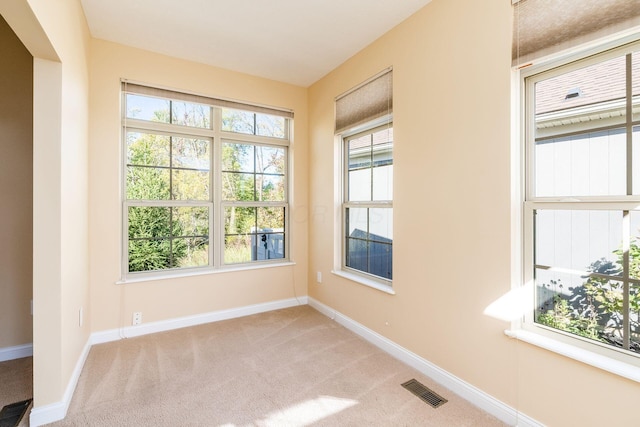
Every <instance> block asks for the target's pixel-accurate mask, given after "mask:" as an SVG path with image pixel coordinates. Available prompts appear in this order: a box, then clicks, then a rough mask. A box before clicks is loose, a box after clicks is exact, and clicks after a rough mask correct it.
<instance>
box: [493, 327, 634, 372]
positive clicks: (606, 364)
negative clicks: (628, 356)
mask: <svg viewBox="0 0 640 427" xmlns="http://www.w3.org/2000/svg"><path fill="white" fill-rule="evenodd" d="M504 333H505V335H507V336H508V337H510V338H516V339H518V340H520V341H524V342H526V343H529V344H532V345H535V346H537V347H541V348H544V349H546V350H549V351H552V352H554V353H557V354H560V355H562V356H565V357H569V358H571V359H573V360H577V361H579V362H582V363H586V364H587V365H590V366H593V367H596V368H599V369H602V370H604V371H607V372H610V373H612V374H616V375H619V376H621V377H623V378H627V379H629V380H631V381H635V382H640V369H638V367H637V366H635V365H633V364H630V363H626V362H623V361H621V360H616V359H613V358H611V357H607V356H604V355H602V354H598V353H595V352H593V351H589V350H585V349H582V348H580V347H576V346H573V345H570V344H566V343H563V342H560V341H558V340H555V339H552V338H549V337H546V336H543V335H541V334H537V333H535V332H530V331H526V330H523V329H507V330H505V331H504Z"/></svg>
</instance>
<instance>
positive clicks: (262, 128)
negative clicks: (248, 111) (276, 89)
mask: <svg viewBox="0 0 640 427" xmlns="http://www.w3.org/2000/svg"><path fill="white" fill-rule="evenodd" d="M285 125H286V119H285V118H284V117H279V116H271V115H269V114H256V135H260V136H271V137H273V138H284V137H285V135H286V134H285Z"/></svg>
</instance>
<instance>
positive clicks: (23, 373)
mask: <svg viewBox="0 0 640 427" xmlns="http://www.w3.org/2000/svg"><path fill="white" fill-rule="evenodd" d="M32 396H33V358H32V357H23V358H21V359H14V360H7V361H5V362H0V409H1V408H3V407H4V406H6V405H10V404H12V403H16V402H20V401H23V400H26V399H30V398H31V397H32ZM28 418H29V415H28V414H26V415H25V416H24V417H23V418H22V421H20V424H18V425H19V426H21V427H22V426H28V425H29V423H28Z"/></svg>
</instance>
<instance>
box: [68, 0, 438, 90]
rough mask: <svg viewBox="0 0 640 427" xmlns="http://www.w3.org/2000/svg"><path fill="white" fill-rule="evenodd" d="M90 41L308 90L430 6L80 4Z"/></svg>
mask: <svg viewBox="0 0 640 427" xmlns="http://www.w3.org/2000/svg"><path fill="white" fill-rule="evenodd" d="M81 2H82V6H83V8H84V11H85V15H86V18H87V22H88V24H89V29H90V31H91V35H92V36H93V37H95V38H98V39H103V40H108V41H112V42H116V43H121V44H124V45H128V46H133V47H137V48H140V49H145V50H149V51H153V52H158V53H162V54H166V55H170V56H174V57H177V58H182V59H187V60H191V61H196V62H201V63H204V64H209V65H214V66H217V67H221V68H226V69H229V70H234V71H239V72H243V73H248V74H252V75H255V76H260V77H265V78H268V79H273V80H278V81H282V82H286V83H291V84H294V85H298V86H303V87H307V86H309V85H311V84H312V83H314V82H316V81H317V80H318V79H320V78H321V77H323V76H324V75H326V74H327V73H328V72H330V71H331V70H333V69H334V68H336V67H337V66H338V65H340V64H341V63H343V62H344V61H345V60H347V59H348V58H350V57H351V56H353V55H354V54H355V53H357V52H358V51H360V50H361V49H362V48H364V47H365V46H367V45H368V44H370V43H371V42H373V41H374V40H375V39H377V38H378V37H380V36H381V35H383V34H384V33H385V32H387V31H388V30H390V29H391V28H393V27H394V26H396V25H397V24H399V23H400V22H402V21H403V20H405V19H406V18H408V17H409V16H410V15H412V14H413V13H415V12H416V11H418V10H419V9H420V8H422V7H423V6H424V5H426V4H427V3H429V2H430V0H401V1H398V0H134V1H132V0H108V1H105V0H81Z"/></svg>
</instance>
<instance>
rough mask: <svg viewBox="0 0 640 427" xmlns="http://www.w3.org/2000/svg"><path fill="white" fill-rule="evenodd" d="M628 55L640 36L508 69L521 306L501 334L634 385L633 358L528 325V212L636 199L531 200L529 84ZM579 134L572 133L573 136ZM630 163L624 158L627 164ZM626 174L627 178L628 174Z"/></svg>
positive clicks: (614, 206)
mask: <svg viewBox="0 0 640 427" xmlns="http://www.w3.org/2000/svg"><path fill="white" fill-rule="evenodd" d="M632 52H636V54H638V52H640V34H635V35H632V36H626V37H623V38H618V39H617V40H608V41H604V42H603V41H600V42H599V43H593V44H591V45H590V46H587V47H585V48H584V49H582V50H580V51H574V52H572V53H571V54H569V55H567V54H564V55H556V56H555V57H554V58H547V60H544V61H541V62H540V63H539V64H536V65H533V66H531V64H529V66H527V67H523V68H521V69H518V70H514V74H513V76H514V78H513V83H514V85H513V87H514V89H515V90H514V105H516V106H518V107H517V108H518V110H519V112H518V113H517V115H515V116H514V118H516V120H517V123H519V126H515V127H514V132H513V140H514V152H513V154H512V170H513V172H512V195H513V200H514V208H513V211H512V212H513V214H514V220H513V222H512V236H513V239H512V246H513V247H514V249H515V251H514V256H513V258H512V262H513V265H514V267H515V268H514V269H513V274H512V277H513V280H514V283H515V285H514V289H513V293H514V295H515V294H517V293H518V292H521V291H524V292H525V294H524V295H525V297H524V301H525V302H524V304H521V307H522V310H521V312H520V316H517V318H512V319H511V320H512V323H511V329H510V330H507V331H505V333H506V334H507V335H508V336H511V337H515V338H518V339H522V340H524V341H527V342H529V343H531V344H534V345H538V346H540V347H543V348H546V349H548V350H551V351H554V352H557V353H560V354H563V355H565V356H568V357H571V358H574V359H577V360H581V361H583V362H585V363H588V364H590V365H592V366H596V367H599V368H601V369H604V370H607V371H609V372H612V373H615V374H618V375H621V376H624V377H626V378H629V379H632V380H635V381H640V375H639V374H638V370H637V368H638V367H640V354H639V353H637V352H633V351H631V350H626V349H623V348H617V347H614V346H612V345H609V344H605V343H600V342H598V341H595V340H591V339H588V338H583V337H580V336H578V335H575V334H571V333H569V332H564V331H561V330H558V329H554V328H551V327H548V326H545V325H542V324H540V323H536V322H535V320H534V311H535V308H534V307H535V306H536V296H535V286H534V283H535V282H534V277H535V275H534V270H535V264H534V263H535V257H534V251H535V239H536V237H535V231H534V227H535V225H534V222H535V221H534V212H535V211H536V210H545V209H546V210H572V211H577V210H615V211H629V212H631V211H636V212H637V211H640V195H621V196H580V197H579V198H573V197H571V196H567V197H550V196H544V197H543V196H536V195H535V153H534V150H535V142H536V141H535V97H534V88H535V83H536V82H538V81H542V80H546V79H549V78H551V77H555V76H559V75H563V74H566V73H568V72H571V71H573V70H576V69H578V68H582V67H585V66H589V65H593V64H597V63H601V62H603V61H606V60H609V59H612V58H614V57H619V56H621V55H623V54H627V53H632ZM628 83H629V82H628V81H627V84H628ZM627 93H628V91H627ZM639 125H640V120H635V121H634V120H633V118H632V119H631V120H626V119H625V121H624V124H622V125H618V126H611V127H609V128H610V129H611V128H614V127H615V128H621V127H624V128H625V129H626V131H627V132H632V130H633V128H634V127H637V126H639ZM603 129H604V127H603V128H602V129H601V128H593V129H590V130H588V132H598V131H600V130H603ZM581 133H582V132H578V134H581ZM585 133H587V132H585ZM560 136H561V135H560ZM631 140H632V135H631V136H629V137H628V141H627V145H630V144H632V142H631ZM628 153H629V152H628ZM631 161H632V160H631V159H627V165H629V163H630V162H631ZM627 175H630V173H629V172H628V173H627ZM627 279H628V278H627ZM627 281H628V280H627ZM627 292H628V288H627Z"/></svg>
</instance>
